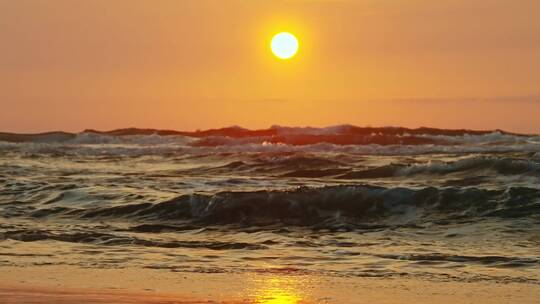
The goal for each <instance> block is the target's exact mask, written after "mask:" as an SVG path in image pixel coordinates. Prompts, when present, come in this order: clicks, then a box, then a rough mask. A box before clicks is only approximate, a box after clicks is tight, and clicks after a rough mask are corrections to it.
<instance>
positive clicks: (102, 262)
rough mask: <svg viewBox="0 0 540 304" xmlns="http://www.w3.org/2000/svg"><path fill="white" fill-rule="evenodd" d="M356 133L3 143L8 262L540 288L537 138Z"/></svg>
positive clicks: (1, 249)
mask: <svg viewBox="0 0 540 304" xmlns="http://www.w3.org/2000/svg"><path fill="white" fill-rule="evenodd" d="M347 128H348V127H347V126H342V127H334V128H326V129H291V128H282V129H279V128H275V129H276V130H277V131H276V134H244V133H241V132H240V131H238V130H240V129H234V128H233V129H232V130H236V131H235V132H236V133H231V134H202V135H201V134H199V135H197V136H193V135H189V136H187V135H178V134H174V135H168V134H165V135H163V134H162V135H157V134H144V135H141V134H139V135H136V134H131V135H126V134H113V135H111V134H98V133H92V132H85V133H80V134H75V135H69V134H68V135H61V136H59V135H58V134H49V135H43V136H38V137H30V138H28V137H17V136H15V135H13V136H11V137H6V136H4V139H5V140H6V141H0V266H2V265H11V266H39V265H62V264H69V265H77V266H82V267H92V268H124V267H131V268H133V267H135V268H137V267H140V268H157V269H171V270H173V271H180V272H184V271H185V272H204V273H206V272H211V273H214V272H219V273H228V272H235V273H236V272H268V271H275V272H285V273H317V274H325V275H329V276H346V277H354V276H375V277H398V276H399V277H403V276H412V277H421V278H425V279H429V280H451V281H496V282H525V283H533V284H538V283H540V137H537V136H520V135H514V134H506V133H502V132H491V133H490V132H487V133H479V134H476V133H467V132H458V133H455V134H454V133H448V132H446V133H444V132H434V131H433V130H425V131H423V132H420V131H418V132H417V133H415V134H412V135H411V134H406V133H399V134H395V133H396V132H394V131H392V130H394V129H388V130H390V131H392V132H388V133H384V132H386V131H384V132H382V133H376V134H363V133H362V134H359V133H351V131H350V130H349V129H347ZM347 132H348V133H347ZM379 132H380V131H379ZM447 133H448V134H447ZM238 134H240V135H238ZM351 134H352V135H351ZM278 139H279V140H278Z"/></svg>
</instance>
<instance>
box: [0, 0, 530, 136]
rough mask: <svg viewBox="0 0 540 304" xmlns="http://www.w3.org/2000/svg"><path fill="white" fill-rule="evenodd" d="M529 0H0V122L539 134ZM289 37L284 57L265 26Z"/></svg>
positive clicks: (23, 127) (8, 125) (4, 125)
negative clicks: (293, 50) (294, 47)
mask: <svg viewBox="0 0 540 304" xmlns="http://www.w3.org/2000/svg"><path fill="white" fill-rule="evenodd" d="M538 12H540V1H538V0H520V1H509V0H437V1H433V0H335V1H333V0H281V1H278V0H275V1H271V0H221V1H218V0H145V1H143V0H78V1H73V0H54V1H40V0H0V109H1V110H0V131H15V132H36V131H46V130H59V129H61V130H69V131H80V130H82V129H85V128H95V129H113V128H121V127H131V126H133V127H151V128H170V129H185V130H191V129H196V128H212V127H222V126H229V125H241V126H244V127H249V128H263V127H268V126H270V125H272V124H281V125H295V126H303V125H312V126H325V125H334V124H341V123H351V124H356V125H361V126H363V125H373V126H386V125H403V126H408V127H417V126H433V127H444V128H477V129H492V128H502V129H507V130H511V131H519V132H538V133H540V118H539V117H540V18H538ZM279 31H290V32H292V33H294V34H295V35H296V36H297V37H298V38H299V39H300V41H301V49H300V51H299V53H298V55H297V56H296V57H295V58H294V59H292V60H288V61H281V60H279V59H276V58H275V57H273V56H272V54H271V52H270V50H269V41H270V39H271V37H272V36H273V35H274V34H275V33H277V32H279Z"/></svg>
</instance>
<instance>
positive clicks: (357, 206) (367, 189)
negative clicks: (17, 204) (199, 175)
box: [32, 185, 540, 229]
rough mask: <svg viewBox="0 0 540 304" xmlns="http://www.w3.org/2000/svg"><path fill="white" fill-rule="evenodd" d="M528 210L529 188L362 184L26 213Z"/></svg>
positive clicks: (294, 218)
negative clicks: (419, 186)
mask: <svg viewBox="0 0 540 304" xmlns="http://www.w3.org/2000/svg"><path fill="white" fill-rule="evenodd" d="M534 214H540V190H537V189H530V188H508V189H506V190H485V189H478V188H435V187H428V188H423V189H410V188H399V187H397V188H384V187H375V186H367V185H366V186H362V185H351V186H326V187H320V188H307V187H301V188H298V189H294V190H288V191H266V190H261V191H254V192H220V193H216V194H213V195H206V194H191V195H181V196H178V197H176V198H173V199H171V200H168V201H163V202H159V203H139V204H127V205H121V206H113V207H105V208H85V209H75V208H66V207H64V208H59V207H54V208H49V209H40V210H36V211H33V212H32V215H33V216H34V217H44V216H53V215H62V216H68V217H77V218H81V219H101V218H113V219H114V218H116V219H122V218H131V219H139V220H145V221H149V222H152V223H155V222H158V223H160V224H163V223H165V222H168V223H186V222H189V223H192V224H197V225H222V224H238V225H248V226H251V225H255V226H264V225H276V224H278V223H279V224H283V225H296V226H310V227H313V228H339V227H342V226H343V227H346V226H348V225H350V226H351V227H364V226H366V227H370V226H374V227H378V226H380V225H390V226H393V225H409V224H419V223H424V222H430V221H441V220H466V219H472V218H478V217H499V218H519V217H528V216H532V215H534ZM148 229H150V228H148Z"/></svg>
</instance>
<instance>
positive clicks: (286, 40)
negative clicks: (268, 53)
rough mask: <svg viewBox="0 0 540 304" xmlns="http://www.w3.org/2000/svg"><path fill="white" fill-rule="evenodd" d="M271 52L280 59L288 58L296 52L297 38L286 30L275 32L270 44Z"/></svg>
mask: <svg viewBox="0 0 540 304" xmlns="http://www.w3.org/2000/svg"><path fill="white" fill-rule="evenodd" d="M270 47H271V48H272V53H274V55H275V56H276V57H278V58H280V59H290V58H292V57H294V55H296V53H297V52H298V47H299V43H298V39H296V37H295V36H294V35H293V34H291V33H287V32H282V33H279V34H276V35H275V36H274V38H272V43H271V44H270Z"/></svg>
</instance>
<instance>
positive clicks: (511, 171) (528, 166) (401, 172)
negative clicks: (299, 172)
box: [289, 156, 540, 179]
mask: <svg viewBox="0 0 540 304" xmlns="http://www.w3.org/2000/svg"><path fill="white" fill-rule="evenodd" d="M482 170H491V171H494V172H495V173H498V174H501V175H523V174H528V175H540V162H538V161H535V159H534V158H530V159H520V158H510V157H503V158H501V157H492V156H475V157H470V158H465V159H460V160H457V161H453V162H440V161H438V162H429V163H427V164H414V165H404V164H390V165H385V166H380V167H375V168H369V169H364V170H355V171H351V172H347V173H345V174H342V175H338V176H336V177H337V178H342V179H366V178H388V177H410V176H415V175H420V174H424V175H445V174H452V173H458V172H472V174H474V175H478V174H479V173H481V172H482ZM294 174H295V173H292V174H289V176H294Z"/></svg>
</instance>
